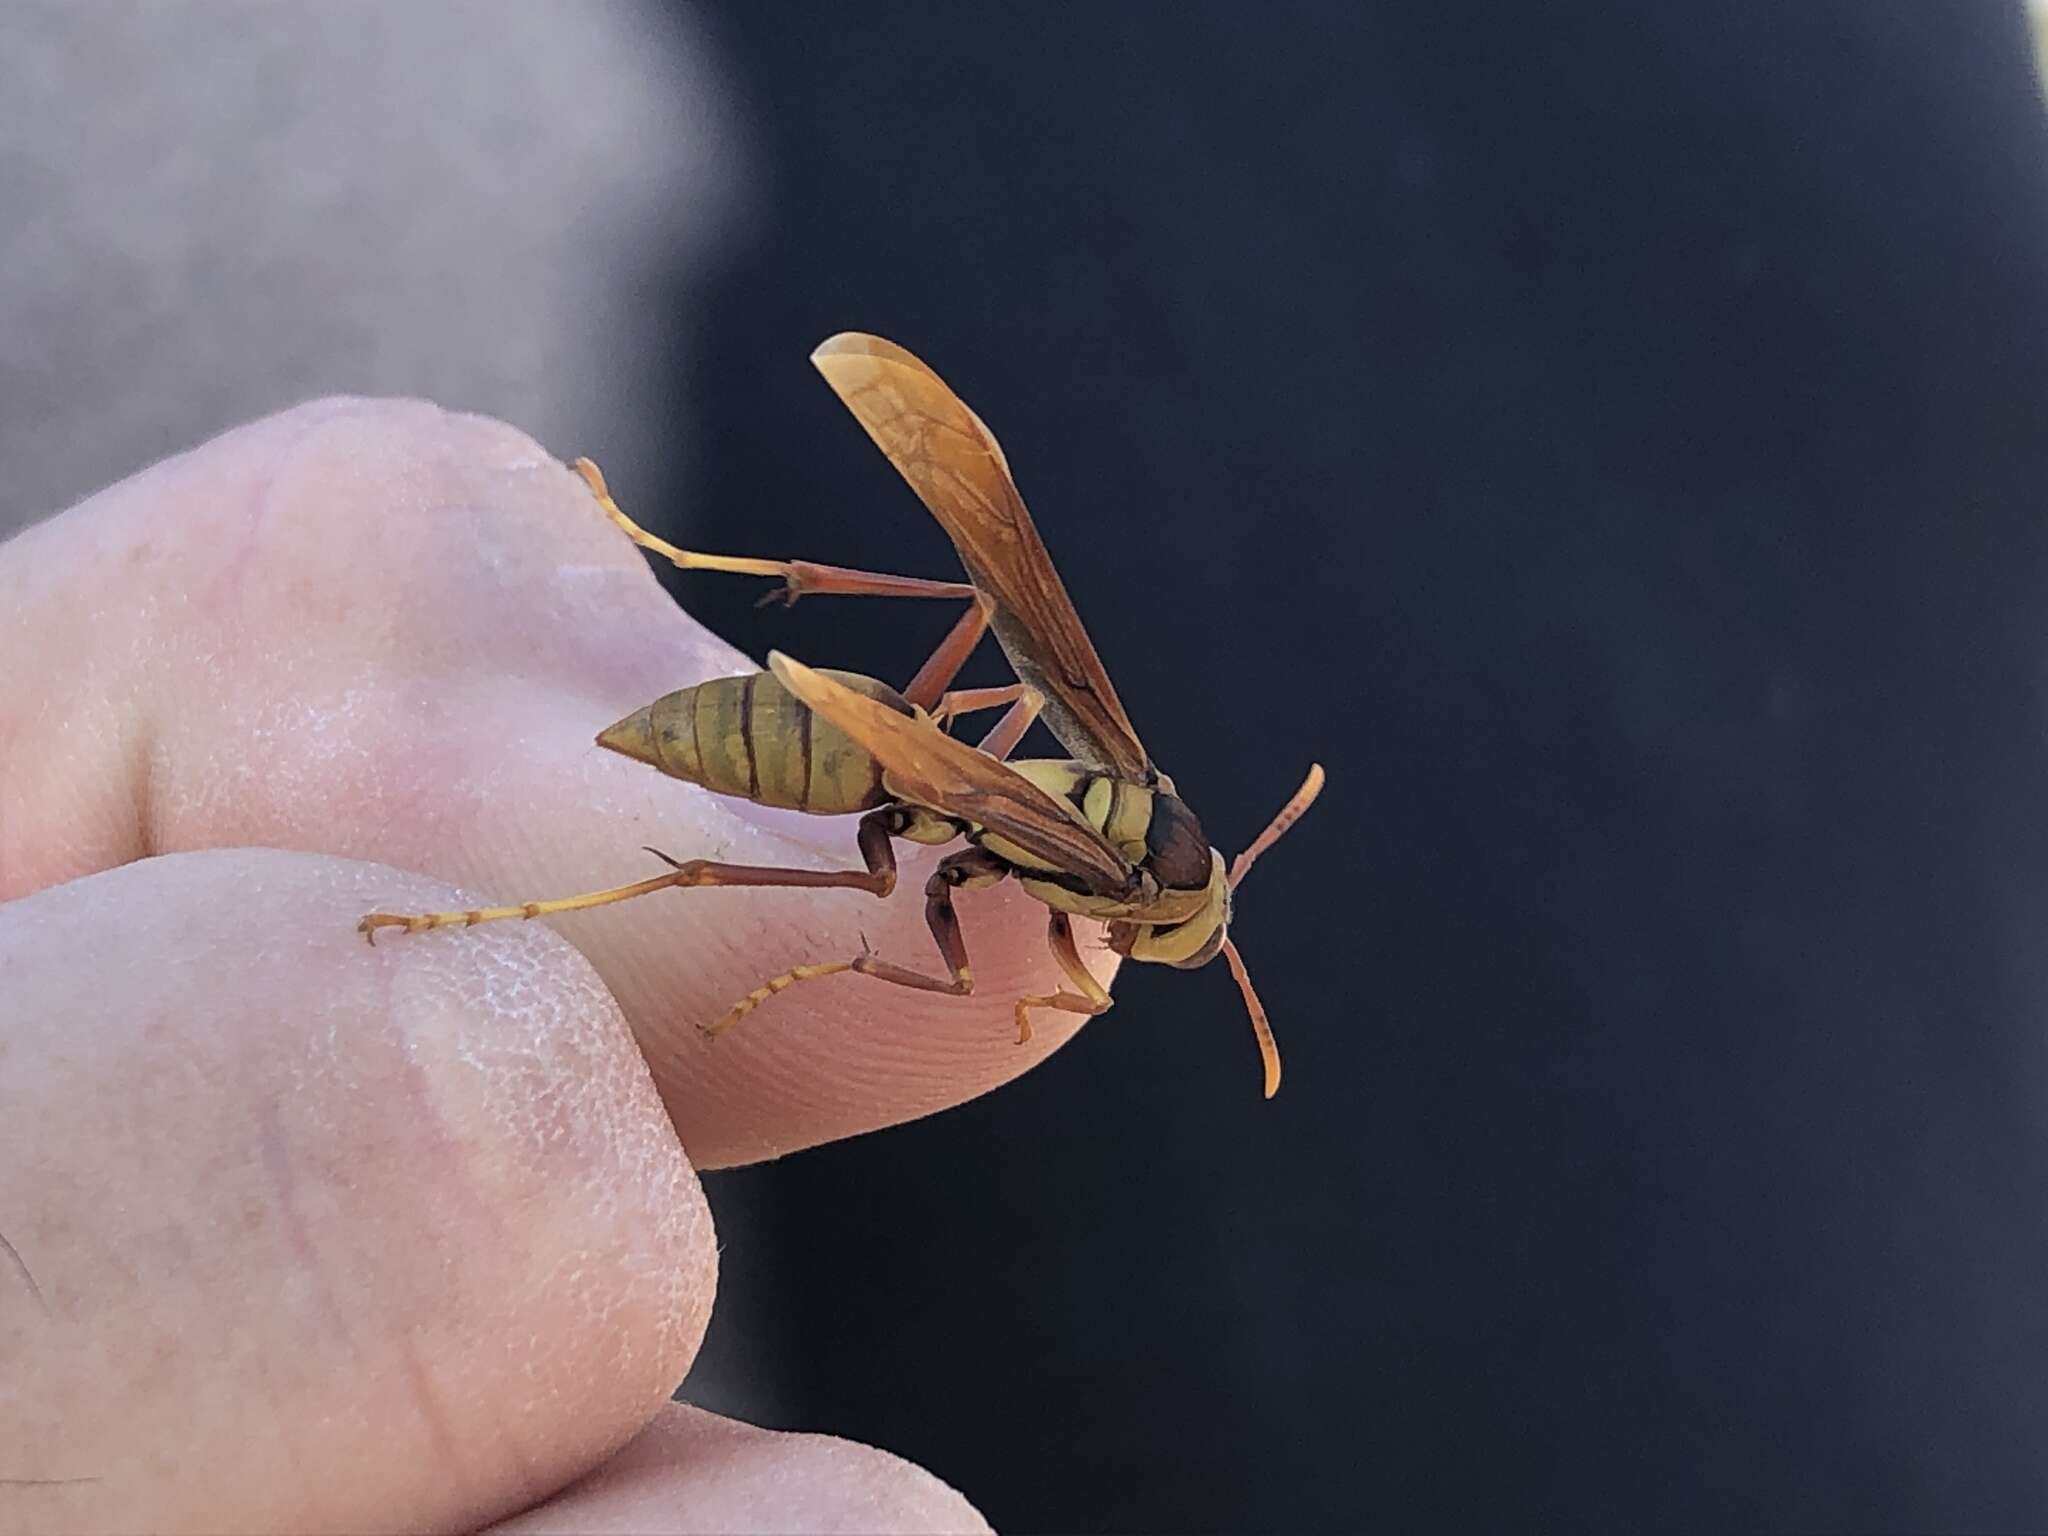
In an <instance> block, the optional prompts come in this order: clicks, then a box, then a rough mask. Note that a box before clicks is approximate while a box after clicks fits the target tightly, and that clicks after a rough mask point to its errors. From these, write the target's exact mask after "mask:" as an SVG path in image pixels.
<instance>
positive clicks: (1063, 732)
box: [811, 331, 1158, 784]
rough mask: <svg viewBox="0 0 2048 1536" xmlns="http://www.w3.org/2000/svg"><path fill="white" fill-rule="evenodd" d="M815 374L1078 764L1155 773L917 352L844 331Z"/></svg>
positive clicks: (992, 472)
mask: <svg viewBox="0 0 2048 1536" xmlns="http://www.w3.org/2000/svg"><path fill="white" fill-rule="evenodd" d="M811 361H812V362H813V363H814V364H816V365H817V369H818V371H819V372H820V373H822V374H823V375H824V376H825V382H826V383H828V384H830V385H831V386H832V388H833V391H834V392H835V393H836V394H837V395H838V396H839V398H840V399H841V400H842V401H844V402H845V403H846V407H847V409H848V410H850V411H852V412H853V414H854V416H855V417H856V418H858V420H859V421H860V424H861V425H862V426H863V427H865V428H866V429H867V434H868V436H869V437H871V438H873V439H874V440H875V446H876V447H878V448H880V449H881V450H882V452H883V454H885V455H886V456H887V457H888V460H889V462H890V463H891V464H894V465H895V466H896V470H897V473H899V474H900V475H902V476H903V478H904V479H905V480H907V481H909V482H910V488H911V489H912V490H913V491H915V492H917V495H918V499H919V500H920V501H922V502H923V503H924V504H925V507H926V509H927V510H928V511H930V513H931V514H932V516H933V517H935V518H937V519H938V521H939V526H940V527H942V528H944V529H945V530H946V534H947V537H949V538H950V539H952V541H953V545H954V547H955V548H956V549H958V550H959V552H960V563H961V564H962V565H964V566H965V567H966V568H967V574H968V576H969V577H970V578H972V580H973V582H974V585H975V586H976V587H978V588H979V589H980V590H981V592H982V595H983V596H985V597H986V598H988V600H989V601H990V603H991V604H993V606H994V612H993V613H992V614H991V616H990V623H991V625H992V627H993V628H994V629H995V632H996V639H997V640H998V641H999V642H1000V643H1001V644H1002V647H1003V651H1004V653H1005V654H1006V655H1007V656H1008V657H1009V658H1010V665H1011V666H1012V667H1013V668H1015V669H1016V672H1017V676H1018V677H1020V678H1021V679H1023V680H1024V681H1025V682H1027V683H1029V684H1031V686H1032V687H1034V688H1036V689H1037V690H1038V691H1039V692H1040V693H1042V694H1044V695H1045V723H1046V724H1047V725H1048V726H1049V727H1050V728H1051V729H1052V732H1053V734H1054V735H1055V736H1057V737H1059V739H1060V741H1061V742H1062V743H1063V744H1064V745H1065V746H1066V749H1067V750H1068V751H1069V752H1071V753H1073V754H1074V756H1075V758H1077V759H1078V760H1079V761H1081V762H1082V763H1085V764H1086V765H1087V766H1088V767H1090V768H1093V769H1095V770H1096V771H1097V772H1099V773H1111V774H1115V775H1116V776H1117V777H1118V778H1122V779H1128V780H1132V781H1135V782H1137V783H1140V784H1149V783H1151V782H1152V781H1153V780H1154V779H1155V778H1156V777H1157V776H1158V775H1157V770H1155V769H1154V768H1153V766H1152V759H1151V758H1150V757H1149V756H1148V755H1147V754H1146V752H1145V748H1144V746H1143V745H1142V744H1141V743H1140V742H1139V740H1138V733H1137V731H1136V730H1135V729H1134V728H1133V727H1132V725H1131V720H1130V716H1128V715H1126V714H1125V713H1124V707H1123V704H1122V703H1121V701H1119V700H1118V698H1117V696H1116V688H1115V687H1114V685H1112V684H1111V682H1110V680H1109V673H1108V672H1107V671H1105V670H1104V669H1103V665H1102V658H1101V657H1099V656H1097V655H1096V654H1095V647H1094V645H1093V644H1091V643H1090V642H1089V639H1088V631H1087V630H1085V629H1083V628H1082V627H1081V617H1080V615H1079V614H1077V613H1076V612H1075V611H1074V604H1073V600H1072V599H1071V598H1069V597H1068V596H1067V589H1066V587H1065V585H1063V584H1062V583H1061V581H1060V575H1059V572H1058V571H1057V570H1055V569H1054V568H1053V563H1052V556H1051V555H1049V554H1048V553H1047V552H1046V548H1045V541H1044V540H1043V539H1041V538H1040V537H1039V536H1038V529H1037V528H1036V527H1035V526H1034V525H1033V524H1032V521H1031V514H1030V513H1029V512H1027V511H1026V510H1025V508H1024V498H1023V497H1022V496H1020V495H1019V494H1018V493H1017V483H1016V481H1015V480H1014V479H1012V478H1011V475H1010V466H1009V463H1008V461H1007V460H1005V459H1004V457H1003V450H1002V448H1001V446H1000V445H999V444H998V443H997V442H996V440H995V436H994V434H993V433H991V432H990V431H989V429H988V428H987V427H985V426H984V425H982V421H981V418H980V417H979V416H976V415H975V414H974V412H973V411H971V410H969V409H968V408H967V405H966V403H965V402H964V401H962V400H961V399H960V397H959V396H958V395H956V394H954V393H953V391H952V390H951V389H949V388H947V386H946V382H945V380H943V379H941V378H940V377H939V376H938V375H937V374H936V373H933V372H932V371H931V369H929V368H927V367H926V366H925V365H924V364H923V363H922V362H920V361H918V359H917V358H915V357H913V356H911V354H910V353H908V352H906V351H904V350H903V348H901V347H899V346H897V345H896V344H895V343H894V342H893V341H884V340H883V339H882V338H881V337H879V336H867V335H862V334H861V333H859V332H857V331H848V332H845V333H843V334H841V335H838V336H834V337H833V338H832V339H831V340H830V341H827V342H826V343H825V344H824V345H823V346H821V347H819V348H818V350H817V351H815V352H813V353H812V354H811Z"/></svg>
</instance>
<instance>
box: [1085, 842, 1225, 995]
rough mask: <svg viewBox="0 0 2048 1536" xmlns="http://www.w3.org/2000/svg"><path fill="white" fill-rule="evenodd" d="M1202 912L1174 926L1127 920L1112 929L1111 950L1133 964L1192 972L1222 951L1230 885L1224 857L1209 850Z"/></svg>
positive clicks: (1110, 936) (1110, 928) (1110, 930)
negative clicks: (1161, 966)
mask: <svg viewBox="0 0 2048 1536" xmlns="http://www.w3.org/2000/svg"><path fill="white" fill-rule="evenodd" d="M1202 896H1203V900H1202V905H1201V908H1200V910H1198V911H1197V912H1196V913H1195V914H1194V915H1193V916H1192V917H1188V918H1184V919H1182V920H1181V921H1179V922H1174V923H1144V922H1137V921H1135V920H1130V919H1125V920H1122V921H1118V922H1113V923H1111V924H1110V925H1109V947H1110V948H1111V949H1113V950H1115V951H1116V952H1117V953H1118V954H1120V955H1123V956H1125V957H1126V958H1127V959H1131V960H1144V961H1149V962H1151V963H1153V964H1155V965H1171V966H1177V967H1179V968H1180V969H1182V970H1192V969H1194V968H1195V967H1196V966H1200V965H1207V964H1208V963H1209V962H1210V961H1211V960H1214V959H1215V958H1216V954H1217V951H1219V950H1220V949H1222V948H1223V938H1224V935H1225V934H1226V933H1227V932H1228V931H1229V928H1230V882H1229V880H1228V879H1227V878H1226V876H1225V873H1224V868H1223V855H1222V854H1221V853H1219V852H1217V851H1216V850H1215V849H1214V848H1211V849H1210V850H1209V884H1208V885H1207V886H1206V887H1205V888H1204V890H1203V892H1202Z"/></svg>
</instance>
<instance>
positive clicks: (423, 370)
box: [0, 0, 785, 1421]
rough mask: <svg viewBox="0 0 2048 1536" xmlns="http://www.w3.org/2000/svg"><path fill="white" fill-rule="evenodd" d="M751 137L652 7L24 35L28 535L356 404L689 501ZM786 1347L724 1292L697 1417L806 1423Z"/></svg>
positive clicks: (7, 389)
mask: <svg viewBox="0 0 2048 1536" xmlns="http://www.w3.org/2000/svg"><path fill="white" fill-rule="evenodd" d="M737 123H738V113H737V111H736V110H735V107H734V104H733V103H732V102H731V100H730V99H729V97H728V96H727V94H726V88H725V86H724V85H723V83H722V77H721V73H720V71H719V70H718V68H717V66H716V61H715V60H714V59H712V58H711V57H710V55H709V51H708V47H707V45H706V43H705V41H704V39H703V38H702V36H701V35H700V33H699V31H698V29H697V28H696V27H695V26H694V25H693V23H692V20H691V18H690V17H689V15H688V14H687V13H684V14H681V15H677V14H673V13H671V12H670V11H668V10H666V9H659V8H656V7H653V6H649V5H641V4H617V5H577V6H570V5H566V4H536V3H530V0H511V3H505V0H497V3H493V4H489V5H482V4H440V3H437V4H432V5H423V6H405V5H398V4H380V5H368V4H363V5H356V4H295V5H290V6H286V5H274V4H211V3H209V4H204V5H200V4H186V5H168V4H160V5H129V6H114V5H76V6H65V5H40V6H12V7H9V8H6V9H0V337H4V338H5V344H4V346H0V465H4V467H5V473H4V475H0V538H4V537H5V536H6V535H7V534H9V533H12V532H14V531H15V530H16V529H18V528H19V527H21V526H23V525H25V524H27V523H29V522H33V521H35V520H37V519H39V518H41V517H43V516H45V515H47V514H49V513H52V512H55V511H59V510H61V509H62V508H64V507H65V506H68V505H69V504H71V503H72V502H74V501H76V500H77V499H78V498H80V497H81V496H84V495H87V494H89V493H90V492H92V491H94V490H96V489H98V488H99V487H100V486H102V485H105V484H107V483H108V482H110V481H113V480H116V479H119V478H121V477H122V476H125V475H127V474H129V473H131V472H133V471H134V470H137V469H139V468H141V467H143V466H144V465H146V464H149V463H151V462H153V461H154V460H156V459H158V458H160V457H162V456H163V455H165V454H168V453H174V452H177V451H178V450H180V449H183V448H186V447H189V446H191V445H192V444H194V443H197V442H200V441H202V440H204V439H205V438H207V437H209V436H211V435H213V434H214V433H216V432H219V431H221V430H223V429H224V428H227V427H230V426H233V425H234V424H236V423H237V422H240V421H245V420H247V419H249V418H251V417H254V416H259V415H263V414H265V413H267V412H270V411H274V410H277V409H280V408H282V407H284V406H287V405H290V404H292V403H293V402H294V401H298V400H302V399H305V398H306V397H308V396H312V395H319V394H326V393H330V392H335V391H347V392H361V393H370V394H410V395H422V396H427V397H429V398H432V399H434V400H437V401H440V402H441V403H442V404H444V405H448V406H451V407H457V408H461V409H466V410H474V411H482V412H487V413H489V414H491V415H495V416H501V417H504V418H505V419H506V420H508V421H512V422H515V423H517V424H518V425H520V426H521V427H524V428H525V429H526V430H528V431H530V432H532V433H533V434H534V435H535V436H536V437H538V438H539V439H540V440H541V441H542V442H543V443H546V444H547V445H548V446H550V447H551V448H553V449H555V450H556V451H558V452H562V453H564V454H567V453H575V452H588V453H591V454H594V455H596V456H597V457H598V458H600V459H601V460H602V461H603V462H604V464H605V465H606V467H607V469H608V470H609V471H610V473H611V474H612V476H613V479H614V481H615V482H616V483H617V484H619V485H621V486H631V485H634V484H638V483H654V482H657V480H659V481H662V482H664V483H674V482H673V481H672V480H668V479H667V477H665V476H662V477H657V476H656V475H655V474H654V473H653V461H654V459H655V458H656V457H657V456H660V457H662V458H665V459H674V458H675V457H676V456H677V455H679V454H684V453H686V452H687V450H688V445H689V442H690V438H691V435H692V434H691V431H690V426H689V423H688V422H687V420H679V419H677V418H678V416H679V415H680V414H682V413H681V412H680V410H679V406H680V405H681V404H682V403H684V402H686V401H687V399H688V396H689V389H688V367H687V360H688V356H689V345H688V342H689V336H690V327H689V316H688V315H687V314H678V313H674V312H673V311H675V310H676V309H677V308H679V306H678V304H677V302H676V300H677V296H678V295H679V294H681V293H684V292H686V291H687V287H686V285H687V282H688V279H689V277H690V275H691V274H692V272H694V271H696V270H697V269H698V268H699V267H700V266H701V265H703V264H705V263H709V262H711V261H713V260H715V259H716V258H717V255H718V252H719V251H720V250H721V249H722V248H723V244H724V241H725V235H724V231H725V230H726V229H727V228H728V227H729V226H730V222H731V220H732V219H733V217H734V216H735V214H736V211H737V209H738V207H739V203H740V198H741V189H742V188H743V187H744V186H745V185H746V181H747V156H746V152H745V148H744V146H743V144H742V143H741V140H740V135H739V133H738V129H737ZM645 515H648V516H649V517H650V520H656V521H664V520H665V519H662V518H660V517H659V516H658V513H657V511H656V510H654V509H646V512H645ZM623 846H627V845H626V844H622V847H623ZM711 1194H712V1199H713V1202H714V1205H715V1206H716V1208H717V1211H718V1216H719V1222H720V1228H721V1237H722V1239H723V1241H724V1242H725V1243H726V1244H727V1245H731V1244H732V1243H734V1242H736V1241H737V1242H742V1243H744V1242H745V1241H746V1240H747V1239H746V1236H745V1234H746V1230H747V1223H746V1213H745V1211H744V1210H742V1209H736V1208H735V1207H736V1204H737V1202H735V1201H734V1200H732V1199H730V1198H726V1197H723V1196H721V1194H720V1191H719V1190H718V1189H717V1187H716V1184H715V1181H714V1185H713V1188H712V1191H711ZM772 1342H773V1339H772V1334H770V1333H769V1332H768V1331H767V1330H765V1329H763V1328H761V1327H759V1326H758V1325H757V1324H755V1323H754V1322H753V1321H752V1320H751V1315H750V1313H749V1311H748V1309H747V1306H746V1299H745V1298H744V1297H739V1296H726V1297H722V1298H721V1299H720V1303H719V1309H718V1313H717V1317H716V1320H715V1321H714V1323H713V1327H712V1337H711V1339H710V1340H709V1342H708V1344H707V1351H706V1354H705V1356H704V1357H703V1359H702V1360H701V1361H700V1364H699V1367H698V1368H697V1370H695V1371H693V1372H692V1374H691V1378H690V1382H689V1390H688V1392H687V1394H686V1395H687V1396H688V1397H689V1398H690V1400H691V1401H694V1402H699V1403H702V1404H704V1405H705V1406H708V1407H714V1408H719V1409H721V1410H724V1411H728V1412H734V1413H738V1414H741V1415H743V1416H747V1417H751V1418H755V1419H760V1420H769V1421H773V1420H777V1419H780V1418H783V1417H785V1414H784V1413H783V1412H782V1411H781V1395H780V1392H779V1390H778V1387H777V1385H776V1377H777V1372H776V1366H775V1362H774V1359H773V1354H772Z"/></svg>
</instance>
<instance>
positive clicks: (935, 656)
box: [903, 597, 989, 709]
mask: <svg viewBox="0 0 2048 1536" xmlns="http://www.w3.org/2000/svg"><path fill="white" fill-rule="evenodd" d="M988 618H989V606H988V600H987V599H986V598H981V597H977V598H976V599H975V600H974V601H973V602H971V603H969V604H968V605H967V611H966V612H965V613H963V614H961V615H960V617H959V618H958V619H957V620H956V621H955V622H954V624H953V627H952V628H951V629H950V630H948V631H947V632H946V638H945V639H943V640H941V641H940V642H939V648H938V649H937V650H935V651H933V652H932V655H931V660H929V661H927V662H926V663H925V664H924V665H923V666H921V667H919V668H918V669H917V676H915V677H913V678H912V679H911V680H910V681H909V682H907V683H905V684H904V685H903V697H904V698H905V699H906V700H907V701H909V702H910V703H912V704H915V705H916V706H917V707H918V708H919V709H931V708H933V707H934V706H936V705H943V704H944V703H945V699H944V697H943V695H944V694H945V692H946V687H947V685H948V684H949V683H951V682H952V681H953V679H954V678H956V677H958V676H959V675H960V669H961V668H962V667H964V666H966V665H967V658H968V657H969V656H971V655H973V654H974V648H975V647H976V646H977V645H979V644H981V637H982V636H983V635H985V634H987V633H988Z"/></svg>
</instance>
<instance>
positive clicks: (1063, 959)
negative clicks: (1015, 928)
mask: <svg viewBox="0 0 2048 1536" xmlns="http://www.w3.org/2000/svg"><path fill="white" fill-rule="evenodd" d="M1046 938H1047V941H1048V942H1049V943H1050V944H1051V946H1052V956H1053V958H1054V959H1055V960H1057V961H1059V963H1060V969H1061V970H1063V971H1065V972H1066V973H1067V980H1069V981H1071V982H1072V983H1073V984H1074V985H1075V986H1076V987H1077V988H1079V989H1080V990H1079V991H1078V992H1047V993H1043V994H1041V995H1039V996H1036V997H1020V998H1018V999H1017V1043H1018V1044H1019V1045H1022V1044H1023V1043H1024V1042H1025V1041H1027V1040H1029V1039H1030V1038H1031V1010H1032V1009H1034V1008H1057V1009H1059V1010H1060V1011H1061V1012H1062V1013H1084V1014H1086V1015H1088V1017H1090V1018H1094V1017H1095V1016H1097V1015H1098V1014H1104V1013H1107V1012H1109V1010H1110V1006H1111V1004H1112V1003H1114V1002H1115V999H1114V998H1112V997H1111V996H1110V995H1109V989H1108V988H1107V987H1105V986H1103V984H1102V983H1101V982H1099V981H1097V980H1096V979H1095V976H1094V973H1093V972H1091V971H1090V970H1089V969H1088V967H1087V966H1085V965H1083V964H1082V963H1081V950H1080V947H1079V946H1078V945H1076V944H1075V943H1074V920H1073V919H1072V918H1070V917H1068V916H1067V914H1066V913H1064V912H1055V913H1053V915H1052V922H1051V924H1050V926H1049V927H1048V929H1047V932H1046Z"/></svg>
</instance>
